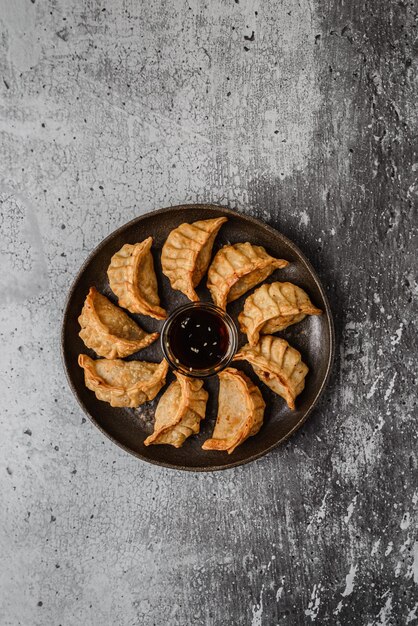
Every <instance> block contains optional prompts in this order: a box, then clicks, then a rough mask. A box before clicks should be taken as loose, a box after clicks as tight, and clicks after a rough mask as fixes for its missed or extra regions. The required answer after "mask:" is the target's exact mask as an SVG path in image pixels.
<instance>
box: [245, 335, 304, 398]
mask: <svg viewBox="0 0 418 626" xmlns="http://www.w3.org/2000/svg"><path fill="white" fill-rule="evenodd" d="M241 360H244V361H248V363H251V365H252V367H253V370H254V372H255V373H256V374H257V376H258V377H259V378H260V380H262V381H263V383H265V384H266V385H267V386H268V387H270V389H272V390H273V391H274V392H275V393H277V394H278V395H279V396H281V397H282V398H283V399H284V400H286V402H287V404H288V406H289V408H290V409H294V408H295V398H296V396H298V395H299V394H300V393H301V392H302V391H303V389H304V387H305V377H306V374H307V373H308V371H309V369H308V367H307V365H305V363H303V361H302V357H301V354H300V352H298V350H295V348H292V346H290V345H289V344H288V343H287V341H285V340H284V339H281V338H280V337H273V335H263V336H262V337H261V339H260V341H259V342H258V344H257V345H256V346H254V347H251V346H250V345H249V344H247V345H245V346H243V347H242V348H241V350H239V352H237V354H236V355H235V357H234V361H241Z"/></svg>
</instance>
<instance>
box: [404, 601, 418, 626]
mask: <svg viewBox="0 0 418 626" xmlns="http://www.w3.org/2000/svg"><path fill="white" fill-rule="evenodd" d="M417 609H418V602H417V603H416V604H415V605H414V607H413V608H412V609H411V610H410V611H409V613H408V615H407V616H406V623H407V624H410V623H411V622H413V621H414V620H416V619H418V617H417Z"/></svg>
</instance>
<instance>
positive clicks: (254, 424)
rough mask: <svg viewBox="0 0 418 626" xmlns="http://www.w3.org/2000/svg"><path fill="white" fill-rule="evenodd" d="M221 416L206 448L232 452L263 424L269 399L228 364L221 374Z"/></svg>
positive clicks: (205, 444) (219, 408) (217, 419)
mask: <svg viewBox="0 0 418 626" xmlns="http://www.w3.org/2000/svg"><path fill="white" fill-rule="evenodd" d="M218 376H219V397H218V417H217V418H216V424H215V428H214V430H213V433H212V438H211V439H207V440H206V441H205V442H204V444H203V446H202V448H203V449H204V450H226V451H227V452H228V454H231V453H232V452H233V451H234V450H235V448H236V447H237V446H239V445H240V444H241V443H242V442H243V441H245V440H246V439H247V438H248V437H252V436H253V435H256V434H257V433H258V431H259V430H260V428H261V426H262V424H263V417H264V409H265V406H266V404H265V402H264V400H263V396H262V395H261V392H260V390H259V388H258V387H256V385H254V383H253V382H252V380H250V379H249V378H248V376H246V375H245V374H244V373H243V372H240V371H239V370H237V369H235V368H233V367H228V368H226V369H224V370H223V371H222V372H220V373H219V374H218Z"/></svg>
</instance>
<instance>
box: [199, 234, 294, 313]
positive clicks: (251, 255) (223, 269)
mask: <svg viewBox="0 0 418 626" xmlns="http://www.w3.org/2000/svg"><path fill="white" fill-rule="evenodd" d="M286 265H288V261H285V260H284V259H275V258H273V257H272V256H270V255H269V254H267V252H266V251H265V249H264V248H263V247H262V246H253V245H252V244H251V243H248V242H247V243H235V244H233V245H227V246H224V247H223V248H221V249H220V250H219V251H218V252H217V253H216V255H215V258H214V259H213V261H212V263H211V265H210V267H209V271H208V282H207V286H208V289H209V291H210V293H211V296H212V300H213V301H214V303H215V304H216V305H217V306H219V307H221V309H225V308H226V305H227V304H228V302H233V301H234V300H237V299H238V298H239V297H240V296H242V295H243V294H244V293H245V292H246V291H248V290H249V289H251V288H252V287H255V285H257V284H258V283H260V282H261V281H262V280H265V279H266V278H267V277H268V276H270V274H271V273H272V272H274V270H276V269H278V268H282V267H286Z"/></svg>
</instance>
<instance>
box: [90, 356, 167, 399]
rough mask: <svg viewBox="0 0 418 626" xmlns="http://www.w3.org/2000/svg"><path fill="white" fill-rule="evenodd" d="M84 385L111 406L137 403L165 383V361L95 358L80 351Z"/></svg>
mask: <svg viewBox="0 0 418 626" xmlns="http://www.w3.org/2000/svg"><path fill="white" fill-rule="evenodd" d="M78 364H79V365H80V367H82V368H83V369H84V378H85V383H86V387H87V388H88V389H90V390H91V391H94V393H95V394H96V398H97V399H98V400H102V401H103V402H108V403H109V404H110V405H111V406H114V407H122V406H127V407H137V406H140V405H141V404H144V402H149V401H150V400H153V399H154V398H155V396H156V395H157V393H158V392H159V391H160V389H161V387H163V385H164V384H165V377H166V375H167V371H168V363H167V362H166V361H161V363H147V362H146V361H121V360H120V359H114V360H108V359H98V360H97V361H94V360H93V359H91V358H90V357H89V356H87V355H86V354H80V356H79V357H78Z"/></svg>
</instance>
